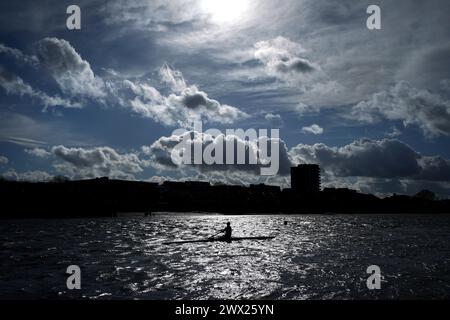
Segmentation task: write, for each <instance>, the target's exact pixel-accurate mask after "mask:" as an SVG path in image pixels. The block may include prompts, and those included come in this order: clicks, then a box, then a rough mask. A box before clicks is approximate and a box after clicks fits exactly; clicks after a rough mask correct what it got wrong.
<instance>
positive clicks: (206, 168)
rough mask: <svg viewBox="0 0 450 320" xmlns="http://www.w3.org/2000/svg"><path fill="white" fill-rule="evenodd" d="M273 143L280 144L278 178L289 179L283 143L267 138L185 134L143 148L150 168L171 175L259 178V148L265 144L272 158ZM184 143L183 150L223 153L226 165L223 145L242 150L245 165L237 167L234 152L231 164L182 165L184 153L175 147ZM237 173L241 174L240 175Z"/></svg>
mask: <svg viewBox="0 0 450 320" xmlns="http://www.w3.org/2000/svg"><path fill="white" fill-rule="evenodd" d="M273 140H275V142H278V144H279V171H278V174H279V175H288V174H289V172H290V166H291V162H290V160H289V157H288V152H287V147H286V144H285V143H284V141H283V140H280V139H269V140H267V137H259V138H257V139H256V140H243V139H242V138H241V137H239V136H237V135H231V134H228V135H226V136H224V135H223V134H221V135H217V136H212V135H210V134H207V133H199V132H196V131H188V132H185V133H184V134H180V135H175V134H174V135H171V136H170V137H161V138H159V139H158V140H157V141H155V142H154V143H153V144H152V145H151V146H150V147H145V148H144V152H145V153H146V154H147V155H149V156H150V159H151V163H152V165H153V166H154V167H155V168H156V169H158V170H160V171H164V170H169V171H170V170H172V171H180V170H185V171H188V172H189V171H196V172H201V173H207V172H209V173H211V172H226V174H230V175H232V174H233V172H234V171H237V172H238V173H237V175H239V176H240V177H242V176H245V175H250V176H259V175H260V173H261V168H262V167H267V163H263V161H261V159H258V155H259V154H261V149H260V147H259V146H260V145H261V143H267V146H268V149H269V150H268V153H269V154H271V150H270V142H271V141H273ZM182 141H184V142H185V143H184V146H185V147H186V148H191V150H194V149H193V148H197V147H195V146H201V147H199V148H201V150H205V149H206V148H208V149H209V150H220V148H221V147H222V148H223V149H222V150H223V159H222V162H223V163H226V152H227V150H226V144H227V141H228V143H231V144H233V145H234V146H235V149H236V150H239V149H241V150H245V154H246V159H247V160H246V161H245V164H238V161H237V153H236V152H234V158H233V161H232V163H233V164H217V163H214V164H206V163H205V162H204V161H202V163H201V164H192V165H189V164H183V161H182V157H183V153H184V152H186V150H184V149H183V150H182V149H180V148H179V147H178V146H177V145H180V143H181V142H182ZM175 147H177V148H178V149H177V151H179V152H180V153H179V154H177V155H176V156H175V158H176V159H175V160H176V161H175V162H174V161H173V160H172V157H173V156H174V155H173V153H172V151H173V150H174V148H175ZM250 155H252V156H253V159H255V164H250V161H249V159H250ZM193 157H194V155H193V153H191V160H190V162H191V163H194V158H193ZM274 158H276V157H274V156H271V160H274ZM239 172H240V173H239Z"/></svg>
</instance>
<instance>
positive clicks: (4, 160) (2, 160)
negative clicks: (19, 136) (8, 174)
mask: <svg viewBox="0 0 450 320" xmlns="http://www.w3.org/2000/svg"><path fill="white" fill-rule="evenodd" d="M8 161H9V160H8V158H7V157H5V156H0V165H2V164H8Z"/></svg>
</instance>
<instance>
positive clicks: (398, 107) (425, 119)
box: [352, 81, 450, 136]
mask: <svg viewBox="0 0 450 320" xmlns="http://www.w3.org/2000/svg"><path fill="white" fill-rule="evenodd" d="M352 116H353V117H354V118H356V119H358V120H360V121H365V122H368V123H375V122H379V121H381V120H383V119H388V120H400V121H402V122H403V124H404V125H405V126H408V125H418V126H419V127H420V128H421V129H422V130H423V132H424V133H425V134H426V135H427V136H440V135H444V136H448V135H450V100H449V99H446V98H445V97H443V96H442V95H439V94H437V93H433V92H431V91H428V90H425V89H417V88H414V87H412V86H410V85H409V84H408V83H407V82H405V81H400V82H398V83H397V84H396V85H394V86H393V87H391V88H390V89H388V90H386V91H382V92H378V93H375V94H374V95H372V97H371V98H370V99H368V100H366V101H362V102H360V103H358V104H357V105H356V106H354V107H353V110H352Z"/></svg>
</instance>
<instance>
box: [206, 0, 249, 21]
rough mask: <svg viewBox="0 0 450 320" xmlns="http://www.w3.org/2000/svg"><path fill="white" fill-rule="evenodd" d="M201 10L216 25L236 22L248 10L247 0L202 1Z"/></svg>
mask: <svg viewBox="0 0 450 320" xmlns="http://www.w3.org/2000/svg"><path fill="white" fill-rule="evenodd" d="M201 5H202V9H203V10H204V11H205V12H206V13H207V14H210V15H211V19H212V20H213V21H214V22H217V23H224V22H233V21H236V20H238V19H239V18H240V17H241V16H242V14H243V13H244V12H245V11H246V10H247V9H248V6H249V0H202V3H201Z"/></svg>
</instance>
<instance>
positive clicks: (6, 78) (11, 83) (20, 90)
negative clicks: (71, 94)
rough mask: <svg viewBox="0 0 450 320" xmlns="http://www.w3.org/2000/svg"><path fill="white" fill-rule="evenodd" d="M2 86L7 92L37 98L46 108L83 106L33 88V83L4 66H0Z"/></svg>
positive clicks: (0, 85) (0, 82) (0, 83)
mask: <svg viewBox="0 0 450 320" xmlns="http://www.w3.org/2000/svg"><path fill="white" fill-rule="evenodd" d="M0 87H2V88H3V89H4V90H5V92H6V93H7V94H13V95H18V96H28V97H30V98H32V99H36V100H38V101H39V102H40V103H42V104H43V106H44V109H46V108H48V107H56V106H62V107H66V108H80V107H81V105H80V104H78V103H73V102H71V101H70V100H66V99H63V98H61V97H59V96H49V95H47V94H46V93H45V92H42V91H39V90H36V89H34V88H32V87H31V85H29V84H28V83H26V82H25V81H24V80H23V79H22V78H21V77H19V76H17V75H15V74H14V73H11V72H9V71H8V70H6V69H4V68H3V67H2V66H0Z"/></svg>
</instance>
